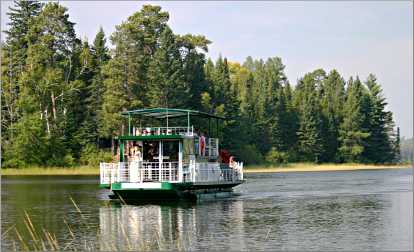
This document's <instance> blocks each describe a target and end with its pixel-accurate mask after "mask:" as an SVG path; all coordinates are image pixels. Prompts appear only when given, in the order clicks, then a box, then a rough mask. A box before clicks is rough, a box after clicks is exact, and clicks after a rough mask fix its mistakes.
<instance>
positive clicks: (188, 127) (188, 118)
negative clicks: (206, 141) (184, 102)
mask: <svg viewBox="0 0 414 252" xmlns="http://www.w3.org/2000/svg"><path fill="white" fill-rule="evenodd" d="M187 134H188V135H189V134H190V111H187Z"/></svg>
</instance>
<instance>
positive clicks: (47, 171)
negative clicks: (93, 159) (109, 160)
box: [1, 166, 99, 176]
mask: <svg viewBox="0 0 414 252" xmlns="http://www.w3.org/2000/svg"><path fill="white" fill-rule="evenodd" d="M1 175H3V176H4V175H99V166H96V167H91V166H77V167H70V168H68V167H27V168H18V169H16V168H7V169H4V168H2V169H1Z"/></svg>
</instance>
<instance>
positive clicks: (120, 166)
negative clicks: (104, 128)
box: [101, 108, 242, 187]
mask: <svg viewBox="0 0 414 252" xmlns="http://www.w3.org/2000/svg"><path fill="white" fill-rule="evenodd" d="M121 114H122V115H123V116H125V117H127V118H128V133H127V134H126V135H122V136H119V137H118V142H119V151H118V157H119V162H116V163H101V185H102V186H103V187H111V185H112V184H113V183H121V182H122V183H140V184H141V186H142V183H147V184H146V185H147V186H148V185H150V184H149V183H151V182H153V183H160V182H169V183H185V182H196V181H199V182H217V181H229V180H231V181H233V180H236V179H239V180H240V179H241V180H242V163H238V162H234V161H232V162H231V163H230V162H229V163H224V162H223V160H222V158H221V157H220V155H219V153H220V152H219V120H224V118H223V117H220V116H216V115H211V114H208V113H204V112H200V111H195V110H184V109H172V108H154V109H138V110H131V111H125V112H122V113H121ZM193 120H194V121H196V122H197V123H198V124H199V125H198V127H194V126H193V124H192V121H193ZM183 124H184V125H185V126H180V125H183ZM212 124H215V126H216V127H215V129H214V127H212Z"/></svg>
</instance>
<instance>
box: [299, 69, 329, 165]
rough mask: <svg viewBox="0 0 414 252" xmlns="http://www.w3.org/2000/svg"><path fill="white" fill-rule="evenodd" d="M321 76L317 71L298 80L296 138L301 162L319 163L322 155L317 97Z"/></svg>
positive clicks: (319, 112)
mask: <svg viewBox="0 0 414 252" xmlns="http://www.w3.org/2000/svg"><path fill="white" fill-rule="evenodd" d="M321 76H323V74H322V72H321V71H319V70H316V71H314V72H312V73H309V74H306V75H305V76H304V77H303V79H302V80H300V84H299V87H300V90H299V91H298V93H296V95H297V96H298V97H297V98H296V100H299V99H300V100H301V106H300V107H299V129H298V132H297V136H298V152H299V154H300V156H301V159H302V160H303V161H311V162H320V161H321V157H322V153H323V141H322V130H321V129H322V127H321V117H322V115H321V108H320V105H319V100H318V96H317V86H318V84H319V83H320V81H321V80H322V79H321ZM299 97H300V98H299Z"/></svg>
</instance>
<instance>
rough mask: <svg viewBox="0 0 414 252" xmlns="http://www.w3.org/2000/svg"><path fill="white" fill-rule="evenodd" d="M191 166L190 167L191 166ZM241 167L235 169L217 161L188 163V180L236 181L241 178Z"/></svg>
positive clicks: (210, 181)
mask: <svg viewBox="0 0 414 252" xmlns="http://www.w3.org/2000/svg"><path fill="white" fill-rule="evenodd" d="M191 166H192V167H191ZM242 169H243V168H241V169H238V168H237V169H235V168H232V167H230V166H228V165H223V164H221V165H220V164H219V163H193V164H190V169H189V170H190V171H192V172H191V176H189V179H188V180H187V181H189V182H208V183H212V182H213V183H214V182H236V181H240V180H243V170H242Z"/></svg>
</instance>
